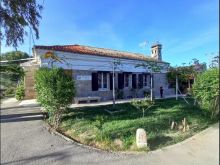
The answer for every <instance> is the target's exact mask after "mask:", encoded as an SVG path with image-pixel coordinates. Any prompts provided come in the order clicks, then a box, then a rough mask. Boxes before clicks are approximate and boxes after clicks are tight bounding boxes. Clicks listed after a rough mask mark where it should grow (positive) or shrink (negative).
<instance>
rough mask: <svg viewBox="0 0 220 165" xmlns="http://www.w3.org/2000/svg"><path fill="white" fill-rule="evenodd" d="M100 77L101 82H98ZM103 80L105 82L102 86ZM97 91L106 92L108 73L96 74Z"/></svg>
mask: <svg viewBox="0 0 220 165" xmlns="http://www.w3.org/2000/svg"><path fill="white" fill-rule="evenodd" d="M104 75H105V76H106V77H104ZM100 76H101V82H100ZM104 79H105V80H106V82H105V84H104ZM100 83H101V84H100ZM105 85H106V87H104V86H105ZM98 90H99V91H106V90H108V73H105V72H100V73H98Z"/></svg>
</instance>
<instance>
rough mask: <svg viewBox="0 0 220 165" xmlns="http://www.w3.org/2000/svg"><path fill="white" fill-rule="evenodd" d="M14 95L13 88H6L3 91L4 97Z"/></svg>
mask: <svg viewBox="0 0 220 165" xmlns="http://www.w3.org/2000/svg"><path fill="white" fill-rule="evenodd" d="M14 94H15V88H14V87H8V88H7V89H6V90H5V95H6V96H14Z"/></svg>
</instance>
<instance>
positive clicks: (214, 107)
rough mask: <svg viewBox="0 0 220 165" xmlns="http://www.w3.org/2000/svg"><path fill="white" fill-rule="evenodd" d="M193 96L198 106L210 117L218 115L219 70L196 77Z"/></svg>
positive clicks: (211, 70)
mask: <svg viewBox="0 0 220 165" xmlns="http://www.w3.org/2000/svg"><path fill="white" fill-rule="evenodd" d="M193 95H194V97H195V98H196V99H197V100H198V102H199V104H200V106H202V107H203V108H205V109H206V110H208V111H209V112H211V114H212V115H211V116H212V117H214V116H215V115H218V114H219V69H218V68H212V69H209V70H207V71H205V72H204V73H201V74H199V75H198V76H197V79H196V82H195V83H194V84H193Z"/></svg>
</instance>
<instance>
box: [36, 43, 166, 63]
mask: <svg viewBox="0 0 220 165" xmlns="http://www.w3.org/2000/svg"><path fill="white" fill-rule="evenodd" d="M34 48H35V49H45V50H53V51H62V52H70V53H79V54H86V55H95V56H104V57H113V58H124V59H135V60H144V61H158V60H155V59H154V58H152V57H149V56H144V55H143V54H138V53H130V52H124V51H118V50H112V49H105V48H96V47H91V46H82V45H54V46H40V45H37V46H35V47H34ZM158 62H162V61H158ZM163 63H164V62H163Z"/></svg>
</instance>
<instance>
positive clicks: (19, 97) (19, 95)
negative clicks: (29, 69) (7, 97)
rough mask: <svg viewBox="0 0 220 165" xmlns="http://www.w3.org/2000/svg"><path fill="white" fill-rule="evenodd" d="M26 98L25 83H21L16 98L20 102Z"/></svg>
mask: <svg viewBox="0 0 220 165" xmlns="http://www.w3.org/2000/svg"><path fill="white" fill-rule="evenodd" d="M24 96H25V92H24V83H23V81H21V82H20V83H19V84H18V86H17V88H16V92H15V98H16V99H17V100H19V101H20V100H23V99H24Z"/></svg>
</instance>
